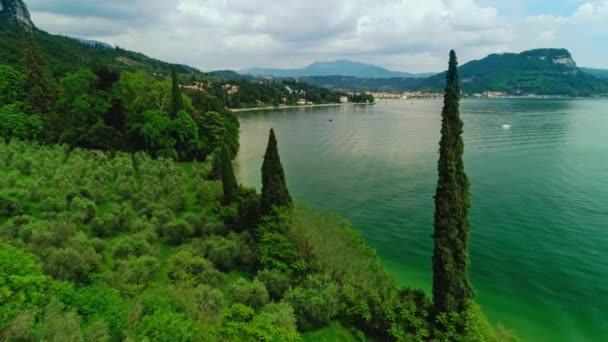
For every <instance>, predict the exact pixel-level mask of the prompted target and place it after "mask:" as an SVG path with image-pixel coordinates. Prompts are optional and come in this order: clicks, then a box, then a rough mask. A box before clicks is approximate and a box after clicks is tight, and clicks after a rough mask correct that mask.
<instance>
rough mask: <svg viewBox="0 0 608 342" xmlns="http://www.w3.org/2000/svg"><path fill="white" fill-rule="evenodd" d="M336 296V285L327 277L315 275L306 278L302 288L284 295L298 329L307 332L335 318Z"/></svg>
mask: <svg viewBox="0 0 608 342" xmlns="http://www.w3.org/2000/svg"><path fill="white" fill-rule="evenodd" d="M338 295H339V290H338V286H337V284H335V283H334V282H332V281H331V280H330V279H329V278H327V277H324V276H321V275H316V276H311V277H309V278H307V279H306V281H304V283H303V284H302V286H298V287H295V288H293V289H291V290H289V291H288V292H287V293H286V294H285V301H287V302H288V303H289V304H291V306H292V307H293V308H294V312H295V315H296V317H297V319H298V326H299V327H300V329H302V330H303V331H308V330H314V329H316V328H320V327H322V326H324V325H327V324H328V323H329V322H330V321H331V320H332V319H333V318H334V317H336V315H337V314H338V309H339V297H338Z"/></svg>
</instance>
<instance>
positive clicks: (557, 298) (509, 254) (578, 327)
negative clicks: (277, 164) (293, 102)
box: [237, 100, 608, 341]
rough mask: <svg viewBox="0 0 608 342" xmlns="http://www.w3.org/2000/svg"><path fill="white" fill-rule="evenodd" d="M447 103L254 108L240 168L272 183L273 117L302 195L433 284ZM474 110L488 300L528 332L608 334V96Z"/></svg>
mask: <svg viewBox="0 0 608 342" xmlns="http://www.w3.org/2000/svg"><path fill="white" fill-rule="evenodd" d="M441 106H442V102H441V100H415V101H388V102H387V101H381V102H380V103H378V104H377V105H375V106H359V107H354V106H348V107H332V108H317V109H311V108H309V109H295V110H277V111H271V112H256V113H242V114H241V116H240V118H241V145H242V147H241V153H240V154H239V156H238V158H237V164H238V166H237V172H238V174H239V178H240V179H241V181H242V182H243V183H245V184H247V185H251V186H256V187H257V188H258V189H259V188H260V185H259V184H260V181H259V179H260V168H261V164H262V156H263V153H264V149H265V145H266V142H267V136H268V129H269V128H270V127H274V129H275V131H276V133H277V138H278V142H279V150H280V153H281V158H282V161H283V165H284V167H285V171H286V175H287V181H288V185H289V188H290V191H291V193H292V195H293V196H294V197H295V198H296V199H298V200H302V201H306V202H310V203H312V204H313V205H314V206H316V207H318V208H322V209H323V210H327V211H333V212H337V213H339V214H341V215H343V216H345V217H347V218H348V219H349V220H351V221H352V222H353V224H354V225H355V226H356V227H357V228H358V229H360V230H361V232H362V233H363V235H364V237H365V238H366V240H367V241H368V243H369V244H370V245H371V246H373V247H374V248H376V249H377V250H378V253H379V255H380V257H381V258H382V261H383V262H384V264H385V265H386V266H387V268H388V269H389V270H390V271H391V273H392V274H394V275H395V277H396V278H397V279H398V280H399V281H400V283H401V284H403V285H405V286H414V287H419V288H423V289H426V290H430V286H431V253H432V246H433V245H432V240H431V237H430V236H431V233H432V222H433V194H434V191H435V182H436V177H437V176H436V162H437V158H438V153H437V151H438V141H439V130H440V124H441V120H440V113H441ZM462 116H463V120H464V123H465V135H464V138H465V167H466V170H467V173H468V175H469V178H470V180H471V184H472V187H471V190H472V208H471V222H472V236H471V254H472V269H471V278H472V281H473V284H474V286H475V289H476V290H477V299H478V301H479V302H480V303H481V305H482V307H483V308H484V311H485V312H486V313H487V315H488V316H489V317H490V319H491V320H492V321H493V322H495V323H499V322H500V323H502V324H503V325H504V326H506V327H507V328H509V329H511V330H515V331H516V333H517V334H518V335H519V336H521V337H524V338H525V339H526V340H528V341H608V207H607V205H608V100H464V101H463V103H462ZM330 118H331V119H333V122H329V121H328V120H327V119H330ZM503 124H509V125H511V128H510V129H503Z"/></svg>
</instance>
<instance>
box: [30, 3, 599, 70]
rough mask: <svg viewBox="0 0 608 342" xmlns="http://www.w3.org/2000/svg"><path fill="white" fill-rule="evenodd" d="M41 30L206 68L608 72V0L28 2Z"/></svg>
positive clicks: (202, 68) (33, 17)
mask: <svg viewBox="0 0 608 342" xmlns="http://www.w3.org/2000/svg"><path fill="white" fill-rule="evenodd" d="M25 2H26V4H27V5H28V7H29V9H30V12H31V15H32V19H33V20H34V23H35V24H36V25H37V26H38V28H40V29H42V30H45V31H47V32H49V33H54V34H57V33H61V34H63V35H69V36H74V37H79V38H86V39H94V40H99V41H103V42H106V43H109V44H112V45H118V46H120V47H122V48H126V49H129V50H133V51H138V52H142V53H145V54H147V55H149V56H151V57H155V58H158V59H161V60H164V61H168V62H172V63H181V64H187V65H191V66H194V67H197V68H199V69H201V70H204V71H210V70H220V69H231V70H241V69H244V68H247V67H252V66H258V67H275V68H299V67H303V66H306V65H308V64H310V63H311V62H314V61H330V60H337V59H350V60H355V61H360V62H366V63H372V64H377V65H381V66H383V67H386V68H388V69H391V70H397V71H407V72H436V71H440V70H444V69H445V68H446V65H447V57H448V52H449V50H450V49H455V50H456V52H457V54H458V56H459V60H460V62H461V63H464V62H467V61H470V60H473V59H481V58H483V57H485V56H486V55H488V54H490V53H499V52H521V51H524V50H528V49H533V48H545V47H555V48H567V49H568V50H570V52H571V53H572V54H573V57H574V59H575V61H576V62H577V63H578V65H579V66H585V67H597V68H605V69H608V0H582V1H581V0H553V1H550V0H281V1H278V0H25Z"/></svg>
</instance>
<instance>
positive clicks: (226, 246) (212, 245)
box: [202, 236, 239, 271]
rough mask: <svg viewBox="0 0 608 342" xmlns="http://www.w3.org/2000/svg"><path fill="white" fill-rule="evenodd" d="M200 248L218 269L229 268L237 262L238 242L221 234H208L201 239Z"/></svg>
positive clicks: (225, 269)
mask: <svg viewBox="0 0 608 342" xmlns="http://www.w3.org/2000/svg"><path fill="white" fill-rule="evenodd" d="M202 248H203V251H204V253H205V256H206V257H207V259H209V260H211V262H213V264H214V265H215V266H216V267H217V268H219V269H220V270H224V271H227V270H230V269H231V268H233V267H234V266H235V264H236V262H237V257H238V254H239V250H238V248H239V246H238V243H237V242H236V241H234V240H229V239H226V238H224V237H221V236H210V237H208V238H206V239H205V240H203V243H202Z"/></svg>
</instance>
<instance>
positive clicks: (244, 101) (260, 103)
mask: <svg viewBox="0 0 608 342" xmlns="http://www.w3.org/2000/svg"><path fill="white" fill-rule="evenodd" d="M230 89H234V90H233V91H232V92H230V91H229V90H230ZM205 91H206V92H208V93H210V94H211V95H213V96H215V97H217V98H221V99H224V102H225V103H226V104H227V106H228V107H229V108H235V109H237V108H255V107H264V106H276V107H278V106H279V105H288V106H293V105H297V104H298V101H299V100H305V101H306V102H312V103H314V104H327V103H340V97H342V96H346V97H348V98H349V100H350V101H351V102H362V103H365V102H366V101H368V100H369V101H370V102H374V99H373V96H370V95H366V94H358V95H357V96H356V98H353V96H352V95H348V94H347V93H345V92H340V91H333V90H330V89H326V88H321V87H317V86H313V85H310V84H308V83H303V82H297V81H290V80H273V81H267V80H256V79H245V78H243V79H233V80H230V81H224V82H213V83H210V86H209V87H206V89H205ZM189 94H191V96H193V97H194V96H195V95H193V94H192V92H190V93H189ZM362 95H365V97H362Z"/></svg>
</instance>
